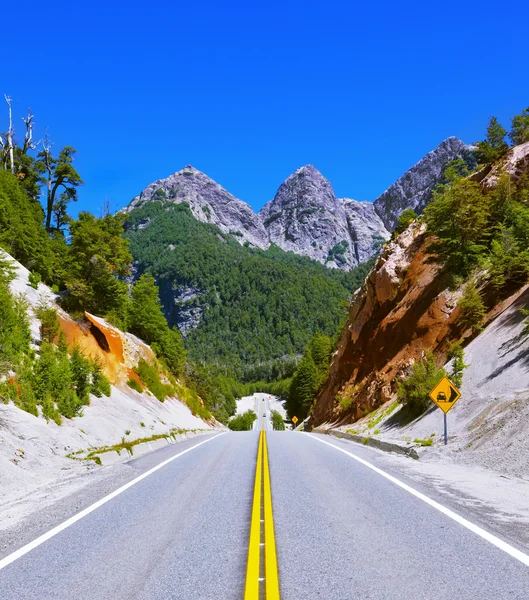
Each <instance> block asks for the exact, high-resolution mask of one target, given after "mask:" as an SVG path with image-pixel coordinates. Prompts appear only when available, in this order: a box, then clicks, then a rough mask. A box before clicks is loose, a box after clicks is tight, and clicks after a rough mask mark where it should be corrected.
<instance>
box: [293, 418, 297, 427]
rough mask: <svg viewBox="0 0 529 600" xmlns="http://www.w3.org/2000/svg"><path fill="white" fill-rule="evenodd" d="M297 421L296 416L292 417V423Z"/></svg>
mask: <svg viewBox="0 0 529 600" xmlns="http://www.w3.org/2000/svg"><path fill="white" fill-rule="evenodd" d="M297 422H298V418H297V417H292V423H294V425H295V424H296V423H297Z"/></svg>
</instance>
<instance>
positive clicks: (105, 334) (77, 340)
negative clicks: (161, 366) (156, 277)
mask: <svg viewBox="0 0 529 600" xmlns="http://www.w3.org/2000/svg"><path fill="white" fill-rule="evenodd" d="M58 316H59V320H60V324H61V329H62V330H63V332H64V334H65V336H66V342H67V343H68V346H69V347H70V348H71V347H72V346H73V345H75V344H77V345H78V346H79V347H80V348H81V351H82V352H83V354H85V355H86V356H88V357H89V358H91V359H92V360H96V359H99V360H100V361H101V364H102V365H103V372H104V374H105V375H106V377H108V379H109V380H110V382H111V383H113V384H117V383H120V382H123V381H127V380H128V379H130V378H131V377H132V378H133V379H136V380H137V381H138V382H139V378H138V377H137V375H136V374H135V373H134V371H133V367H135V366H136V365H137V363H138V360H139V359H140V358H143V359H145V360H147V361H149V362H152V361H153V360H154V358H155V357H154V353H153V352H152V350H151V349H150V348H149V346H147V344H144V343H143V342H142V341H141V340H139V339H137V338H135V337H134V336H132V335H130V334H126V333H122V332H121V331H119V330H118V329H116V328H115V327H112V325H110V324H108V323H107V322H106V321H105V320H104V319H101V318H100V317H95V316H94V315H91V314H90V313H85V317H86V319H87V322H85V323H78V322H77V321H74V320H73V319H72V318H71V317H69V316H68V315H67V314H66V313H64V312H62V311H59V315H58Z"/></svg>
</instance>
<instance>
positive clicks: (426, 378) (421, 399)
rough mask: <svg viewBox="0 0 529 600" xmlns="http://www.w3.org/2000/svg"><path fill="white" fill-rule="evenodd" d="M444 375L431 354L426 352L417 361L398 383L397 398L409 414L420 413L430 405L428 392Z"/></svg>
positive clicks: (444, 372)
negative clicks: (406, 375)
mask: <svg viewBox="0 0 529 600" xmlns="http://www.w3.org/2000/svg"><path fill="white" fill-rule="evenodd" d="M444 376H446V371H445V370H444V369H443V368H438V367H437V365H436V363H435V357H434V356H433V354H430V353H429V354H427V355H426V356H425V357H424V358H423V359H422V360H419V361H417V362H416V363H415V364H414V366H413V369H412V371H411V373H410V374H409V375H408V377H406V379H404V380H403V381H401V382H400V383H399V384H398V387H397V398H398V400H399V402H401V403H402V404H404V405H405V406H406V407H407V408H408V410H409V411H410V413H411V414H414V415H415V414H421V413H423V412H424V411H425V410H426V409H427V408H429V407H430V406H431V404H432V403H431V400H430V397H429V396H428V394H429V393H430V391H431V390H432V389H433V388H434V386H435V385H437V383H438V382H439V380H440V379H442V378H443V377H444Z"/></svg>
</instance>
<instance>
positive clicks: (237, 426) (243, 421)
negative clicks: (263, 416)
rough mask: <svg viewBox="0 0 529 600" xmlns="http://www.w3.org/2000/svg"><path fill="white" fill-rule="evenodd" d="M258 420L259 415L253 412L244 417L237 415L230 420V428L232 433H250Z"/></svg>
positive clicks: (244, 414)
mask: <svg viewBox="0 0 529 600" xmlns="http://www.w3.org/2000/svg"><path fill="white" fill-rule="evenodd" d="M255 419H257V415H256V414H255V412H254V411H253V410H247V411H246V412H245V413H243V414H242V415H237V416H236V417H233V419H230V421H229V423H228V427H229V428H230V429H231V430H232V431H250V430H251V429H252V426H253V422H254V421H255Z"/></svg>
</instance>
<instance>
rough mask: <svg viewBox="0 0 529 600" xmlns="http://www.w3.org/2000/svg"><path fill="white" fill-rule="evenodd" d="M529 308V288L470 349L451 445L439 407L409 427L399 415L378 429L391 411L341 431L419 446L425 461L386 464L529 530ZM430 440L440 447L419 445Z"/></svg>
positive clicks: (391, 459)
mask: <svg viewBox="0 0 529 600" xmlns="http://www.w3.org/2000/svg"><path fill="white" fill-rule="evenodd" d="M527 307H529V287H528V288H527V289H525V290H523V291H522V293H521V294H520V296H519V297H518V299H517V300H516V301H515V302H514V303H513V304H512V305H511V306H510V307H509V308H508V309H506V310H505V311H504V312H503V313H502V314H501V315H500V316H499V317H498V318H497V319H496V320H495V321H494V322H493V323H492V324H491V325H490V326H489V327H487V328H486V330H485V331H483V332H482V333H481V334H480V335H479V336H478V337H476V338H475V339H474V340H473V341H472V342H471V343H470V344H469V345H468V346H467V347H466V348H465V362H466V363H467V364H468V365H469V367H468V368H467V369H466V370H465V371H464V377H463V385H462V387H461V392H462V397H461V399H460V400H459V401H458V403H457V404H456V405H455V406H454V408H452V409H451V410H450V412H449V413H448V445H446V446H445V445H444V444H443V413H442V412H441V410H439V409H438V408H435V407H432V409H431V410H430V411H428V412H427V413H426V414H425V415H423V416H422V417H420V418H418V419H416V420H415V421H413V422H411V423H409V424H406V425H402V424H399V422H398V419H397V418H395V416H396V412H394V413H393V415H389V416H386V417H384V418H382V419H381V420H380V421H378V422H377V417H378V416H380V415H382V413H384V411H385V410H387V408H388V406H389V403H388V405H385V406H383V407H381V408H380V409H379V410H378V411H377V412H375V413H371V414H370V415H368V416H366V417H364V418H363V419H362V420H360V421H358V422H356V423H352V424H350V425H344V426H341V427H340V429H341V430H344V431H347V430H352V431H353V432H355V433H358V434H360V435H362V436H372V437H375V438H379V439H382V440H385V441H388V442H393V443H396V444H400V445H403V446H408V447H409V446H413V447H415V449H416V450H417V452H418V453H419V456H420V460H419V461H413V460H411V459H407V458H399V457H397V456H394V455H387V459H386V460H387V461H388V463H389V464H391V465H393V466H396V467H397V468H399V469H402V470H403V471H405V472H407V473H408V474H411V475H412V476H413V478H414V479H424V480H425V481H428V482H429V483H430V484H432V485H434V486H435V487H436V488H437V489H438V490H439V491H440V492H441V493H443V494H446V495H450V496H452V497H455V498H459V499H461V500H462V501H463V502H467V503H468V502H470V503H475V504H477V505H478V506H482V507H483V510H485V511H486V510H488V508H487V507H490V508H491V510H494V511H495V512H501V513H503V514H505V518H506V519H518V520H520V519H522V520H523V522H524V523H525V524H527V523H529V512H528V510H527V507H528V502H529V501H528V498H529V336H524V335H523V330H524V324H523V321H524V317H523V316H522V314H521V313H520V309H521V308H527ZM446 368H447V370H448V371H450V364H448V365H447V367H446ZM375 432H376V433H375ZM429 439H431V440H432V441H433V444H432V446H421V445H420V444H419V443H418V442H417V443H416V442H415V440H422V441H423V442H424V441H425V440H429Z"/></svg>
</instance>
